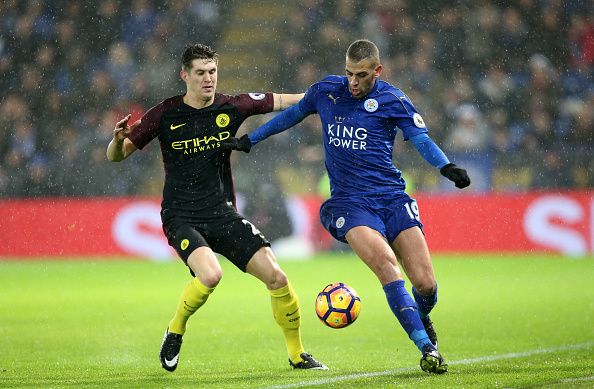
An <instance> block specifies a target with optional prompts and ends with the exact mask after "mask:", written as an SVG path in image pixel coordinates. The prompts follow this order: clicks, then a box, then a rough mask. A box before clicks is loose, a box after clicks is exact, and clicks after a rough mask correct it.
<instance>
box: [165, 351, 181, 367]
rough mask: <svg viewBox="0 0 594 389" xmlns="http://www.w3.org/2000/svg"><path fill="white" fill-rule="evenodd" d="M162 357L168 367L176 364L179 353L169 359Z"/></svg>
mask: <svg viewBox="0 0 594 389" xmlns="http://www.w3.org/2000/svg"><path fill="white" fill-rule="evenodd" d="M163 359H164V360H165V364H166V365H167V366H168V367H173V366H175V365H177V360H178V359H179V354H177V355H176V356H175V358H173V359H172V360H171V361H168V360H167V358H163Z"/></svg>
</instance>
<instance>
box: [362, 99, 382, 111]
mask: <svg viewBox="0 0 594 389" xmlns="http://www.w3.org/2000/svg"><path fill="white" fill-rule="evenodd" d="M378 107H379V104H378V103H377V100H376V99H367V100H365V110H366V111H367V112H375V111H377V109H378Z"/></svg>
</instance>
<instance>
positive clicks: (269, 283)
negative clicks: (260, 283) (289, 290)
mask: <svg viewBox="0 0 594 389" xmlns="http://www.w3.org/2000/svg"><path fill="white" fill-rule="evenodd" d="M264 283H265V284H266V288H267V289H268V290H277V289H280V288H283V287H285V286H287V284H288V283H289V279H288V278H287V275H286V274H285V272H283V271H282V269H281V268H280V267H278V266H274V268H273V269H272V270H271V272H270V275H269V277H267V279H266V280H264Z"/></svg>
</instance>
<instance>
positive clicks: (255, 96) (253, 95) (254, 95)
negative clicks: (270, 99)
mask: <svg viewBox="0 0 594 389" xmlns="http://www.w3.org/2000/svg"><path fill="white" fill-rule="evenodd" d="M248 95H250V97H251V98H252V99H254V100H262V99H263V98H264V97H266V94H265V93H248Z"/></svg>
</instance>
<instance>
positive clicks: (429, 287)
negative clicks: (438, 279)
mask: <svg viewBox="0 0 594 389" xmlns="http://www.w3.org/2000/svg"><path fill="white" fill-rule="evenodd" d="M417 284H418V285H414V287H415V289H416V291H417V293H418V294H420V295H421V296H432V295H433V294H434V293H435V289H436V284H435V279H433V278H431V279H424V280H421V282H417Z"/></svg>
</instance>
